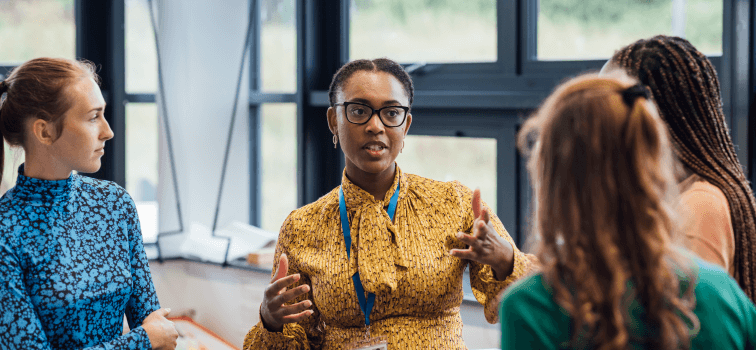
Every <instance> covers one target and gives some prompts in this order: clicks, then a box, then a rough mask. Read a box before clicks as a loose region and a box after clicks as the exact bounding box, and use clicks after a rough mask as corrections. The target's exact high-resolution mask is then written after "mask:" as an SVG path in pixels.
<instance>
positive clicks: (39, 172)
mask: <svg viewBox="0 0 756 350" xmlns="http://www.w3.org/2000/svg"><path fill="white" fill-rule="evenodd" d="M25 153H26V156H25V158H26V159H25V160H24V176H26V177H32V178H35V179H40V180H65V179H67V178H68V177H69V176H71V172H72V171H73V170H72V169H71V168H69V167H66V166H64V165H62V164H61V163H60V162H59V161H58V160H57V159H56V158H55V157H53V156H52V155H51V154H50V153H49V152H45V151H43V150H38V149H35V148H33V147H29V148H28V149H26V150H25Z"/></svg>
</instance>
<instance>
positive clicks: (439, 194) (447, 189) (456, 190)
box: [404, 173, 472, 201]
mask: <svg viewBox="0 0 756 350" xmlns="http://www.w3.org/2000/svg"><path fill="white" fill-rule="evenodd" d="M404 175H405V176H406V177H407V184H408V186H409V189H410V192H411V193H414V194H415V195H416V196H418V197H425V198H433V199H435V200H438V199H447V200H453V201H458V200H460V199H462V198H466V197H472V190H470V188H468V187H467V186H465V185H463V184H462V183H461V182H459V181H457V180H454V181H438V180H433V179H429V178H427V177H422V176H420V175H415V174H407V173H405V174H404Z"/></svg>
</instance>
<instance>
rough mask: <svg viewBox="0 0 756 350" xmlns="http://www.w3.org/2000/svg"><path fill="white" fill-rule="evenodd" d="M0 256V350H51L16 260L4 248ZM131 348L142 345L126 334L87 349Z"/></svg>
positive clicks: (135, 335)
mask: <svg viewBox="0 0 756 350" xmlns="http://www.w3.org/2000/svg"><path fill="white" fill-rule="evenodd" d="M0 255H1V257H0V348H2V349H19V350H21V349H40V350H46V349H52V347H51V345H50V343H49V342H48V340H47V335H46V334H45V329H44V327H43V325H42V322H41V321H40V319H39V317H37V312H36V310H35V307H34V304H33V303H32V301H31V297H30V296H29V295H28V294H27V293H26V286H25V284H24V281H23V270H22V268H21V265H20V264H19V262H18V259H17V258H16V256H15V254H14V252H13V251H12V250H11V249H9V248H8V247H7V246H6V245H4V244H3V245H2V251H1V253H0ZM145 339H146V337H145ZM134 344H140V345H142V344H143V343H142V342H141V339H140V336H139V335H138V334H137V333H128V334H126V335H123V336H120V337H118V338H116V339H113V340H112V341H109V342H106V343H102V344H97V345H95V346H92V347H89V348H87V349H90V350H95V349H134V347H133V346H134ZM150 348H151V347H150V344H149V341H148V342H147V343H146V346H142V347H138V348H137V349H150Z"/></svg>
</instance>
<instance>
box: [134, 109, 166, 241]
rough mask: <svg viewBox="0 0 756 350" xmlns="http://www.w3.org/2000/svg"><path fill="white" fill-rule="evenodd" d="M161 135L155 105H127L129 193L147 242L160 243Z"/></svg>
mask: <svg viewBox="0 0 756 350" xmlns="http://www.w3.org/2000/svg"><path fill="white" fill-rule="evenodd" d="M158 132H159V128H158V111H157V105H156V104H154V103H129V104H127V105H126V191H128V192H129V194H130V195H131V197H132V198H134V202H136V205H137V211H138V212H139V220H140V221H141V224H142V235H143V236H144V241H145V242H155V241H156V240H157V230H158V225H157V218H158V200H157V186H158V169H159V168H158V153H159V151H158V140H159V136H158Z"/></svg>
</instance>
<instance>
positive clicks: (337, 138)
mask: <svg viewBox="0 0 756 350" xmlns="http://www.w3.org/2000/svg"><path fill="white" fill-rule="evenodd" d="M338 143H339V135H335V134H334V135H333V148H336V145H337V144H338Z"/></svg>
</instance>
